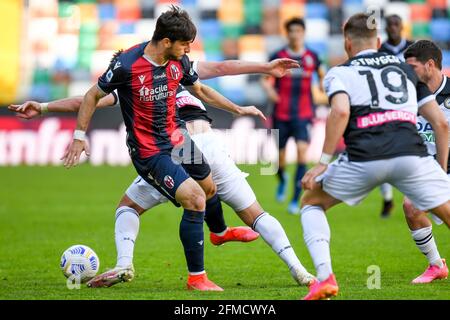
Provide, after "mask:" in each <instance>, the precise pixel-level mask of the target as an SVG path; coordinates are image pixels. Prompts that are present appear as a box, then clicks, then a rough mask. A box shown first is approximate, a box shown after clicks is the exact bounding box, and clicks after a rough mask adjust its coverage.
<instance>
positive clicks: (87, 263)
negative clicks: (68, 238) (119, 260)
mask: <svg viewBox="0 0 450 320" xmlns="http://www.w3.org/2000/svg"><path fill="white" fill-rule="evenodd" d="M60 267H61V270H62V272H63V273H64V275H65V276H66V278H70V279H71V280H75V281H79V282H81V283H83V282H86V281H89V280H90V279H92V278H93V277H95V275H96V274H97V272H98V269H99V268H100V260H99V259H98V257H97V254H96V253H95V252H94V250H92V249H91V248H89V247H88V246H84V245H82V244H77V245H74V246H71V247H70V248H69V249H67V250H66V251H64V253H63V255H62V256H61V264H60Z"/></svg>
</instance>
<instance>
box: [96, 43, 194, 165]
mask: <svg viewBox="0 0 450 320" xmlns="http://www.w3.org/2000/svg"><path fill="white" fill-rule="evenodd" d="M147 44H148V42H145V43H141V44H138V45H136V46H134V47H131V48H130V49H128V50H126V51H124V52H122V53H121V54H119V55H118V56H116V57H115V58H114V59H113V60H112V61H111V64H110V65H109V68H108V69H107V70H106V72H105V73H104V74H103V75H102V76H101V77H100V78H99V79H98V87H99V88H100V89H101V90H102V91H104V92H105V93H111V92H112V91H114V90H116V89H117V94H118V96H119V101H120V107H121V110H122V115H123V118H124V122H125V126H126V129H127V145H128V148H129V152H130V155H131V156H132V157H134V156H137V157H139V158H148V157H151V156H153V155H155V154H157V153H159V152H161V151H170V150H171V149H172V148H173V146H174V145H176V144H178V143H179V142H180V141H179V138H180V135H179V134H177V132H176V131H177V129H178V128H179V127H180V120H179V117H178V111H177V106H176V92H177V88H178V86H179V84H183V85H185V86H191V85H193V84H194V83H195V82H196V81H197V80H198V75H197V73H196V72H195V71H194V70H193V69H192V67H191V63H190V61H189V58H188V57H187V56H186V55H185V56H183V58H182V59H181V60H180V61H176V60H169V61H168V62H167V63H166V64H165V65H162V66H161V65H157V64H155V63H154V62H153V61H152V60H151V59H150V58H149V57H148V56H146V55H145V54H144V49H145V47H146V45H147Z"/></svg>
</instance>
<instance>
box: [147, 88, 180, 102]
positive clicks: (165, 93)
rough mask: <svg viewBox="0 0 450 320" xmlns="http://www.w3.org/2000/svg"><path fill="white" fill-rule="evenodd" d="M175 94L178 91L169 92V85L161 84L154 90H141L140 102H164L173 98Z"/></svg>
mask: <svg viewBox="0 0 450 320" xmlns="http://www.w3.org/2000/svg"><path fill="white" fill-rule="evenodd" d="M175 93H176V89H175V90H171V91H169V87H168V86H167V84H161V85H159V86H157V87H155V88H152V89H149V88H147V87H146V86H142V87H141V89H139V100H140V101H144V102H148V101H155V100H163V99H167V98H168V97H172V96H173V95H175Z"/></svg>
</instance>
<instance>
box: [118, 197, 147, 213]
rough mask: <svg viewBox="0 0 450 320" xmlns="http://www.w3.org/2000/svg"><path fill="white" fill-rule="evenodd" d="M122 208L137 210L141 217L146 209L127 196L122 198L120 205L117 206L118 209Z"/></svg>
mask: <svg viewBox="0 0 450 320" xmlns="http://www.w3.org/2000/svg"><path fill="white" fill-rule="evenodd" d="M120 207H129V208H132V209H134V210H136V212H137V213H138V214H139V215H142V214H143V213H144V212H145V211H146V209H144V208H142V207H141V206H139V205H138V204H136V203H135V202H134V201H133V200H131V199H130V198H129V197H128V196H127V195H126V194H125V195H124V196H123V197H122V199H120V202H119V204H118V205H117V208H116V210H117V209H119V208H120Z"/></svg>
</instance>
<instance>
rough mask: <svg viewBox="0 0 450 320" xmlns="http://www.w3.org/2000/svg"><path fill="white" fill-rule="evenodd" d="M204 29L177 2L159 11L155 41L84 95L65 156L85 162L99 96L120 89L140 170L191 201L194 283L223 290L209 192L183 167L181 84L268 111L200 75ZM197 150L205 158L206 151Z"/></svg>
mask: <svg viewBox="0 0 450 320" xmlns="http://www.w3.org/2000/svg"><path fill="white" fill-rule="evenodd" d="M196 32H197V31H196V27H195V26H194V24H193V23H192V21H191V20H190V17H189V15H188V14H187V12H186V11H184V10H181V9H179V8H177V7H172V8H171V9H170V10H169V11H166V12H164V13H163V14H162V15H161V16H160V17H159V18H158V20H157V22H156V28H155V31H154V33H153V37H152V40H151V41H148V42H144V43H141V44H138V45H135V46H133V47H131V48H130V49H128V50H126V51H124V52H121V53H120V54H118V55H116V56H115V57H114V58H113V60H112V61H111V64H110V66H109V68H108V69H107V71H106V72H105V73H104V74H103V75H102V76H101V77H100V78H99V80H98V83H97V85H95V86H93V87H92V88H91V89H90V90H89V91H88V92H87V93H86V95H85V96H84V100H83V102H82V104H81V106H80V111H79V113H78V123H77V130H75V132H74V140H73V142H72V144H71V145H70V147H69V149H68V151H67V153H66V155H65V157H64V159H65V161H64V165H65V166H66V167H68V168H70V167H71V166H73V165H76V164H77V163H78V161H79V157H80V155H81V153H82V152H83V151H85V150H87V146H86V142H85V131H86V130H87V127H88V125H89V122H90V119H91V117H92V114H93V112H94V110H95V107H96V105H97V103H98V101H99V100H100V99H101V98H102V97H104V96H106V95H107V94H109V93H111V92H113V91H114V90H117V92H118V96H119V100H120V105H121V109H122V115H123V118H124V122H125V126H126V130H127V146H128V149H129V153H130V157H131V159H132V162H133V165H134V166H135V168H136V171H137V172H138V174H139V175H140V176H141V177H142V178H143V179H145V181H146V182H148V183H149V184H151V185H152V186H153V187H154V188H155V189H157V190H158V191H159V192H160V193H161V194H163V195H164V196H166V197H167V198H168V199H169V200H171V201H172V202H173V203H174V204H175V205H177V206H179V205H181V206H182V207H183V208H184V213H183V217H182V220H181V223H180V238H181V242H182V244H183V247H184V252H185V256H186V261H187V265H188V271H189V278H188V288H189V289H196V290H211V291H222V288H220V287H219V286H217V285H215V284H214V283H213V282H211V281H210V280H208V278H207V276H206V273H205V270H204V247H203V243H204V235H203V221H204V215H205V206H206V203H205V202H206V195H205V192H204V190H202V188H201V187H200V185H199V184H198V183H197V182H196V181H194V180H193V179H192V178H191V177H190V176H189V175H188V174H187V172H186V171H185V169H184V168H183V166H181V161H184V160H185V159H179V157H182V155H181V154H180V152H182V151H183V148H181V150H180V146H181V145H183V143H184V142H185V141H188V137H186V138H185V137H184V135H183V133H182V130H180V129H181V122H180V120H179V117H178V114H177V108H176V91H177V88H178V86H179V85H180V84H182V85H184V86H185V87H186V88H187V89H188V90H189V91H190V92H191V93H192V94H193V95H195V96H196V97H197V98H199V99H201V100H203V101H205V102H206V103H208V104H211V105H213V106H217V107H219V108H221V109H224V110H227V111H230V112H232V113H235V114H239V115H243V114H247V115H259V116H261V117H262V118H264V115H262V113H261V112H260V111H259V110H258V109H256V108H255V107H253V106H251V107H245V108H242V107H240V106H237V105H236V104H234V103H232V102H231V101H229V100H227V99H226V98H225V97H223V96H221V95H220V94H218V93H217V92H216V91H214V90H213V89H211V88H209V87H207V86H204V85H203V84H201V83H200V82H199V81H198V75H197V74H196V72H195V71H194V70H193V69H192V67H191V63H190V61H189V58H188V57H187V55H186V54H187V53H189V51H190V44H191V43H192V41H193V40H194V38H195V36H196ZM194 153H195V152H194ZM197 155H200V156H201V157H202V155H201V153H200V154H197ZM194 156H195V155H194ZM197 160H198V159H197V158H196V159H193V163H192V162H191V163H190V165H191V166H192V168H193V170H191V172H190V174H191V175H192V174H193V173H195V174H196V175H197V179H196V180H198V181H199V183H200V182H201V181H200V180H203V179H204V180H207V179H210V180H211V183H213V182H212V178H211V174H210V168H209V166H208V165H207V163H204V165H201V163H202V162H200V163H198V162H197ZM200 160H202V159H200ZM197 169H198V172H196V170H197ZM192 177H194V176H192ZM219 203H220V202H219ZM124 214H127V215H130V216H132V215H133V214H135V215H137V213H136V212H135V211H134V212H133V210H132V209H130V208H125V209H124V210H122V211H120V212H118V213H117V215H124ZM137 216H138V215H137Z"/></svg>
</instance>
